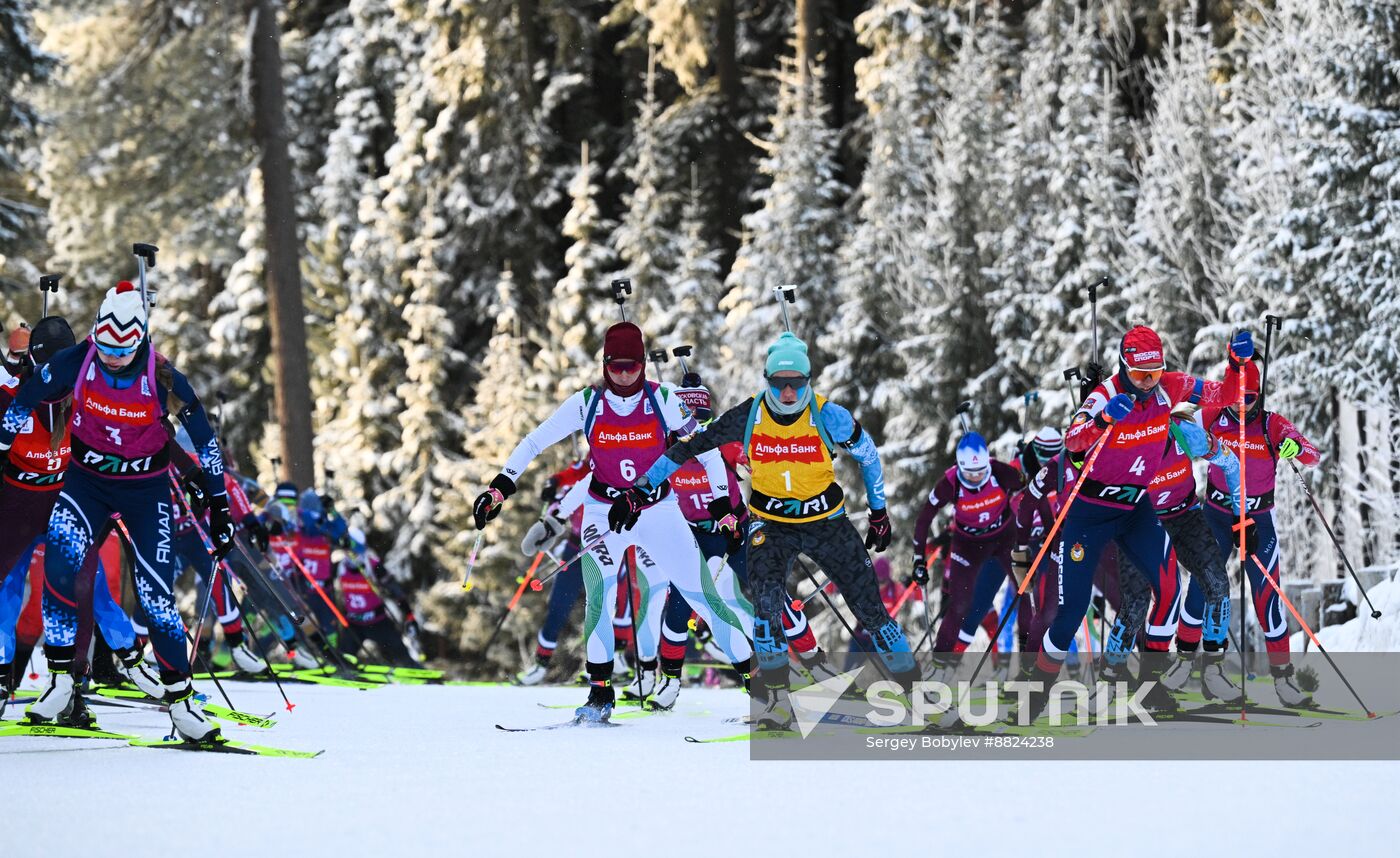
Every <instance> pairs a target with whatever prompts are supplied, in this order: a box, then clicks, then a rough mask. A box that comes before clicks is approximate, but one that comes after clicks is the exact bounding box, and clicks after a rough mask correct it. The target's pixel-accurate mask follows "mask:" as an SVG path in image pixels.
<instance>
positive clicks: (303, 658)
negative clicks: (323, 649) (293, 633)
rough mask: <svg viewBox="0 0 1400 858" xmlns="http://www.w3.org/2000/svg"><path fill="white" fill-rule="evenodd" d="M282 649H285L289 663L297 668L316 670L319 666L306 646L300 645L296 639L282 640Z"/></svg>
mask: <svg viewBox="0 0 1400 858" xmlns="http://www.w3.org/2000/svg"><path fill="white" fill-rule="evenodd" d="M282 649H283V650H284V651H285V652H284V653H283V654H284V656H285V657H286V661H287V664H290V665H291V666H292V667H295V668H296V669H297V670H315V669H316V668H317V667H318V666H319V665H317V664H316V659H315V658H313V657H312V656H311V653H309V652H307V651H306V649H305V648H304V647H298V646H297V642H296V641H295V640H289V641H282Z"/></svg>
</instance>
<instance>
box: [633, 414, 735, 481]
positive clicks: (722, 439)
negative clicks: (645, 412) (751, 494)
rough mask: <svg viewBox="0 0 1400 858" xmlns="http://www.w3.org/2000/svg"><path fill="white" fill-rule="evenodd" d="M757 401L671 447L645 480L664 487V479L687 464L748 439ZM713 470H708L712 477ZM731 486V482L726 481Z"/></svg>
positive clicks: (722, 417) (724, 415)
mask: <svg viewBox="0 0 1400 858" xmlns="http://www.w3.org/2000/svg"><path fill="white" fill-rule="evenodd" d="M752 403H753V399H752V398H749V399H746V400H744V401H743V402H741V403H739V404H738V405H736V406H734V407H733V408H731V409H729V410H728V411H726V412H724V414H723V415H722V416H721V417H720V418H719V419H718V420H716V421H715V422H713V423H711V424H710V426H709V428H707V429H706V430H705V431H704V432H698V433H696V434H694V435H692V436H691V437H689V438H687V439H685V440H684V441H678V442H676V443H675V444H672V445H671V448H670V449H669V450H667V451H666V454H665V455H664V456H662V457H661V458H659V459H657V460H656V461H655V462H654V463H653V464H652V466H651V468H649V469H648V470H647V472H646V475H645V478H646V481H647V482H648V483H650V484H651V485H653V486H659V485H661V483H662V481H663V480H667V479H669V478H670V476H671V475H672V474H674V473H675V472H676V469H677V468H679V467H680V466H681V465H682V464H684V463H685V462H686V461H688V460H690V459H693V458H695V457H696V456H698V455H700V454H701V453H708V452H709V451H711V450H714V449H717V448H719V447H722V446H724V445H725V444H729V443H731V442H734V441H742V440H744V427H745V426H747V425H748V422H749V406H750V405H751V404H752ZM709 471H710V468H709V466H708V465H706V467H705V473H706V475H707V476H708V474H709ZM724 482H725V484H726V485H727V484H728V479H727V478H726V479H725V480H724Z"/></svg>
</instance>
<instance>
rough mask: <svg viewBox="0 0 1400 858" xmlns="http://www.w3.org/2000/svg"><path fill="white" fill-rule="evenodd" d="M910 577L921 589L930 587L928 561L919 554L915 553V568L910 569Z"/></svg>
mask: <svg viewBox="0 0 1400 858" xmlns="http://www.w3.org/2000/svg"><path fill="white" fill-rule="evenodd" d="M910 573H911V574H910V577H911V578H912V579H913V581H914V583H915V584H918V585H919V586H920V587H926V586H928V561H926V560H924V556H923V555H922V554H920V553H919V552H917V551H916V552H914V566H913V568H912V569H910Z"/></svg>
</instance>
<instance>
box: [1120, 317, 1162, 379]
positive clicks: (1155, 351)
mask: <svg viewBox="0 0 1400 858" xmlns="http://www.w3.org/2000/svg"><path fill="white" fill-rule="evenodd" d="M1118 354H1119V357H1120V358H1122V360H1123V365H1124V366H1126V367H1127V368H1128V369H1132V370H1154V369H1165V368H1166V366H1167V356H1166V351H1165V350H1164V349H1163V348H1162V338H1161V337H1159V336H1157V332H1156V331H1154V330H1152V329H1151V328H1149V327H1147V326H1146V325H1138V326H1137V327H1135V328H1133V329H1132V330H1130V331H1128V332H1127V333H1126V334H1124V335H1123V344H1122V346H1121V347H1120V348H1119V350H1118Z"/></svg>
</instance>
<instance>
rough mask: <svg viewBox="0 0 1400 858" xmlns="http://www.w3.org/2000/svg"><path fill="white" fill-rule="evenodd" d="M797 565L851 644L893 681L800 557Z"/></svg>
mask: <svg viewBox="0 0 1400 858" xmlns="http://www.w3.org/2000/svg"><path fill="white" fill-rule="evenodd" d="M797 563H798V565H799V566H801V567H802V573H803V574H804V575H806V576H807V580H808V581H811V582H812V586H813V587H816V588H817V595H819V596H821V597H822V601H824V602H826V606H827V607H828V608H830V609H831V613H832V614H834V615H835V617H836V619H837V620H838V621H840V623H841V626H842V627H843V628H845V630H846V634H848V635H850V636H851V643H852V644H854V645H855V646H858V647H860V651H861V652H863V653H869V654H872V655H874V656H875V658H873V659H871V664H873V665H875V668H876V670H879V671H880V674H881V675H882V676H884V677H885V678H886V679H888V680H891V681H893V680H894V677H893V676H891V675H890V673H889V671H888V670H886V669H885V665H884V664H883V663H882V661H883V660H882V659H881V658H880V656H879V653H878V652H874V653H872V652H871V650H868V649H866V648H865V645H864V644H862V643H861V642H860V638H858V637H857V636H856V630H855V628H854V627H852V626H851V624H850V623H848V622H846V617H845V615H844V614H842V613H841V612H840V611H839V610H838V609H837V608H836V603H835V602H833V601H831V597H830V596H828V595H827V594H826V588H824V587H823V586H822V585H821V584H819V583H817V576H816V575H815V574H814V573H813V572H812V567H810V566H808V565H807V561H806V560H803V559H802V558H801V557H798V558H797Z"/></svg>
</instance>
